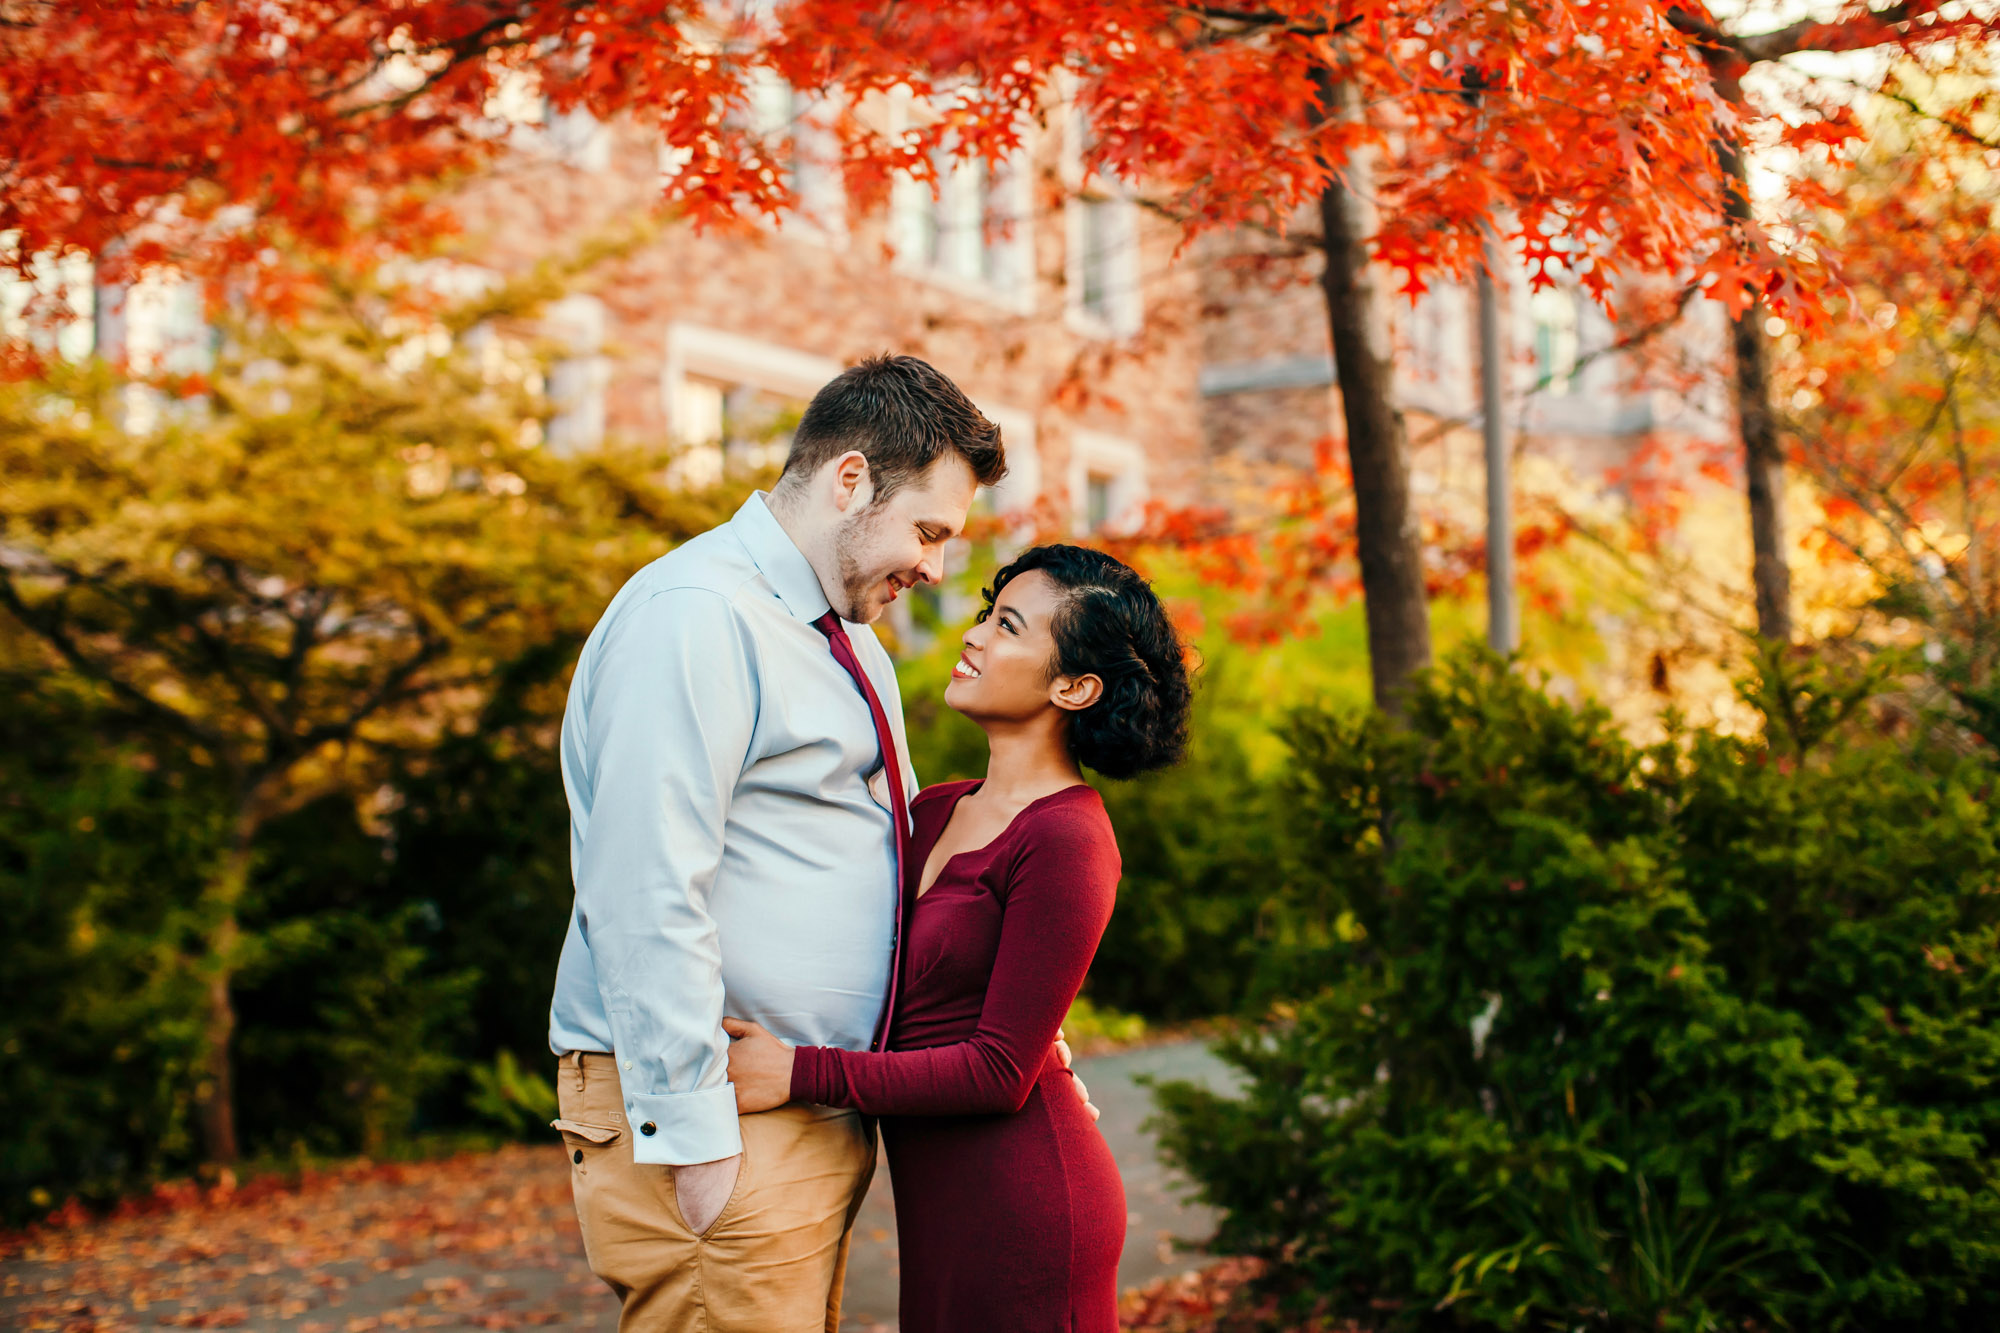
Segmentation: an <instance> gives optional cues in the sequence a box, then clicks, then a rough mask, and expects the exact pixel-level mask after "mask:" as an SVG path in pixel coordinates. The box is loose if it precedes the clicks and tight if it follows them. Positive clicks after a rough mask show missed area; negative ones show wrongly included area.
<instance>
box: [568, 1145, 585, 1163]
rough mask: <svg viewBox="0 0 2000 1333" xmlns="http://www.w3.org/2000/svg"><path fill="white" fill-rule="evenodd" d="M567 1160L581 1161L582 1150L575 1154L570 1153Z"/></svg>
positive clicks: (579, 1149)
mask: <svg viewBox="0 0 2000 1333" xmlns="http://www.w3.org/2000/svg"><path fill="white" fill-rule="evenodd" d="M569 1160H570V1161H572V1162H581V1161H582V1160H583V1149H581V1148H578V1149H577V1150H576V1151H575V1152H573V1153H571V1154H570V1158H569Z"/></svg>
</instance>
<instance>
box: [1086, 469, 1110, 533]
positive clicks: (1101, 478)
mask: <svg viewBox="0 0 2000 1333" xmlns="http://www.w3.org/2000/svg"><path fill="white" fill-rule="evenodd" d="M1112 481H1113V479H1112V478H1111V477H1108V476H1106V475H1105V474H1103V473H1102V472H1092V473H1091V474H1089V476H1088V477H1087V478H1086V479H1085V480H1084V483H1083V526H1084V527H1085V528H1087V529H1089V530H1090V531H1092V532H1096V531H1097V530H1098V529H1099V528H1102V527H1103V526H1104V525H1105V524H1106V523H1109V522H1110V521H1111V486H1112Z"/></svg>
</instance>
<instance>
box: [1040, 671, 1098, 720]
mask: <svg viewBox="0 0 2000 1333" xmlns="http://www.w3.org/2000/svg"><path fill="white" fill-rule="evenodd" d="M1103 697H1104V677H1102V676H1099V675H1095V674H1093V675H1088V676H1057V677H1056V678H1055V679H1054V680H1052V681H1050V682H1049V702H1050V703H1052V704H1054V705H1055V706H1056V707H1057V708H1060V709H1063V710H1064V711H1065V712H1070V713H1080V712H1082V711H1083V710H1084V709H1086V708H1088V707H1090V706H1091V705H1092V704H1094V703H1096V702H1097V701H1098V700H1099V699H1102V698H1103Z"/></svg>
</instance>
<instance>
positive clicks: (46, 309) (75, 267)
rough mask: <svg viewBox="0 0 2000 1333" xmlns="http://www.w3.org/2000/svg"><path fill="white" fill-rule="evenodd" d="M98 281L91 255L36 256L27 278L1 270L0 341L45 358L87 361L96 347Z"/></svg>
mask: <svg viewBox="0 0 2000 1333" xmlns="http://www.w3.org/2000/svg"><path fill="white" fill-rule="evenodd" d="M9 248H10V249H11V246H10V247H9ZM95 278H96V268H95V266H93V265H92V264H91V262H90V259H89V257H88V256H87V255H69V256H67V257H65V258H62V259H54V258H51V257H50V256H48V255H45V254H44V255H36V256H35V259H34V263H33V264H32V266H31V269H30V276H29V277H27V278H26V279H23V278H21V277H20V276H19V275H17V274H16V273H14V272H13V271H12V270H11V269H0V338H5V339H6V341H8V342H10V343H22V344H25V345H27V346H28V347H31V348H33V349H34V350H35V351H37V352H39V353H41V354H42V355H43V356H49V355H54V356H59V357H61V358H62V359H63V360H65V361H70V362H80V361H84V360H87V359H88V358H89V356H90V354H91V353H92V352H93V351H95V350H96V349H97V335H96V324H95V319H96V314H97V291H96V288H95V286H94V282H95Z"/></svg>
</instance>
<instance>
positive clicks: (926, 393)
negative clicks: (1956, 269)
mask: <svg viewBox="0 0 2000 1333" xmlns="http://www.w3.org/2000/svg"><path fill="white" fill-rule="evenodd" d="M850 449H852V450H856V451H858V452H859V453H860V454H861V456H862V457H863V458H866V459H867V460H868V475H869V477H870V478H871V479H872V480H873V481H874V484H875V495H874V503H880V502H881V501H883V500H886V499H888V498H889V496H890V495H891V494H892V493H894V492H895V491H896V490H898V489H899V488H901V487H902V486H903V485H904V484H905V483H907V482H910V481H914V480H916V479H917V478H918V477H921V476H922V475H923V474H924V473H925V472H926V471H928V470H929V468H930V466H931V465H932V464H933V463H935V462H937V461H938V460H939V459H940V458H943V457H944V456H945V455H946V454H948V453H955V454H957V455H958V456H959V457H960V458H963V459H964V460H965V463H966V466H967V467H969V468H971V469H972V475H973V476H974V477H977V478H978V479H979V484H980V485H982V486H991V485H993V484H994V483H995V482H997V481H999V480H1000V478H1002V477H1004V476H1006V475H1007V460H1006V457H1005V455H1004V454H1003V453H1002V450H1001V444H1000V428H999V427H998V426H996V425H994V424H993V423H992V422H991V421H988V420H987V419H986V417H985V416H984V415H983V414H982V413H981V412H980V410H979V409H978V408H976V407H974V406H973V405H972V400H971V399H970V398H967V397H966V396H965V394H964V393H962V392H961V391H960V390H959V387H958V386H957V385H956V384H953V383H952V382H951V381H950V380H949V379H947V378H946V377H945V376H944V375H943V374H942V373H941V372H940V371H939V370H938V369H937V368H936V367H935V366H932V365H930V364H929V363H928V362H924V361H919V360H918V359H917V358H916V357H914V356H889V355H886V354H885V355H883V356H871V357H869V358H868V359H867V360H865V361H862V362H860V363H859V364H857V365H854V366H851V367H849V368H848V369H847V370H845V371H842V372H841V373H840V374H839V375H837V376H835V377H834V378H833V379H832V380H831V381H829V382H828V383H827V385H826V387H825V388H823V389H821V390H820V391H819V392H818V393H816V394H814V395H813V400H812V402H811V404H810V405H808V406H807V408H806V414H805V416H804V417H802V418H800V420H799V428H798V430H797V431H796V432H795V433H794V434H793V435H792V450H791V453H790V454H789V455H787V456H786V458H785V471H784V475H783V476H781V477H780V478H779V479H778V480H779V483H780V484H781V485H782V484H785V483H787V482H791V483H802V482H803V481H804V480H805V479H806V478H808V477H810V476H812V475H813V474H814V473H815V472H817V471H819V470H820V468H821V467H823V466H825V465H826V464H827V463H830V462H832V461H833V460H834V459H836V458H838V457H840V456H841V455H842V454H844V453H846V452H847V451H848V450H850Z"/></svg>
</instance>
